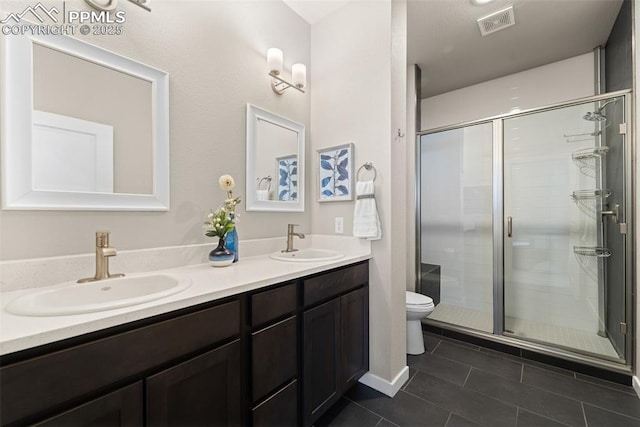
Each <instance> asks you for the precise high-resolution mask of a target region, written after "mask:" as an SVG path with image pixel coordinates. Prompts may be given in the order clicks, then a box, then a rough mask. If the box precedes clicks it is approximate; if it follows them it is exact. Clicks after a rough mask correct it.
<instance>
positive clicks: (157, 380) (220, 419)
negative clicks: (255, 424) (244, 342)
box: [147, 340, 242, 427]
mask: <svg viewBox="0 0 640 427" xmlns="http://www.w3.org/2000/svg"><path fill="white" fill-rule="evenodd" d="M240 371H241V360H240V341H239V340H236V341H234V342H232V343H230V344H227V345H225V346H222V347H220V348H217V349H215V350H212V351H209V352H208V353H205V354H203V355H201V356H198V357H195V358H193V359H190V360H188V361H186V362H184V363H181V364H179V365H177V366H174V367H172V368H169V369H167V370H165V371H163V372H160V373H158V374H156V375H153V376H151V377H149V378H148V379H147V421H148V424H149V425H150V426H177V427H178V426H180V427H182V426H239V425H240V423H241V420H240V416H241V414H240V401H241V399H242V395H241V389H240V387H241V378H240Z"/></svg>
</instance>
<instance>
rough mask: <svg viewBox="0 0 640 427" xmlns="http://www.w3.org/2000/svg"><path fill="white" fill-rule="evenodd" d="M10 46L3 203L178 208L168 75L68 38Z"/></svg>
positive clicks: (14, 38)
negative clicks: (173, 197) (172, 183)
mask: <svg viewBox="0 0 640 427" xmlns="http://www.w3.org/2000/svg"><path fill="white" fill-rule="evenodd" d="M1 40H2V93H3V96H2V134H1V138H2V207H3V208H4V209H9V210H62V209H64V210H115V211H166V210H169V76H168V74H167V73H166V72H164V71H161V70H158V69H156V68H153V67H150V66H148V65H145V64H142V63H140V62H137V61H134V60H132V59H129V58H126V57H123V56H121V55H118V54H115V53H113V52H110V51H108V50H105V49H102V48H99V47H97V46H94V45H91V44H88V43H85V42H83V41H80V40H77V39H74V38H71V37H67V36H64V35H55V36H52V35H49V36H31V35H5V36H3V37H2V38H1ZM69 76H72V77H71V78H70V77H69Z"/></svg>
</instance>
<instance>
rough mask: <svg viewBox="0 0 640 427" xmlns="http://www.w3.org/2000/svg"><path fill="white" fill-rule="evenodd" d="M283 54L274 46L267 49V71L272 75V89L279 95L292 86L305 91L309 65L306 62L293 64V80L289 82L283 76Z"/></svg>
mask: <svg viewBox="0 0 640 427" xmlns="http://www.w3.org/2000/svg"><path fill="white" fill-rule="evenodd" d="M282 63H283V55H282V51H281V50H280V49H276V48H274V47H272V48H271V49H269V50H267V72H268V73H269V76H270V77H271V89H273V91H274V92H275V93H277V94H278V95H282V94H283V93H284V91H285V90H287V89H289V88H290V87H292V88H294V89H295V90H297V91H300V92H302V93H304V90H303V88H304V87H305V86H306V85H307V67H305V65H304V64H293V66H292V67H291V80H292V83H289V82H288V81H286V80H285V79H283V78H282Z"/></svg>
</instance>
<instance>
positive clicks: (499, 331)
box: [415, 90, 636, 374]
mask: <svg viewBox="0 0 640 427" xmlns="http://www.w3.org/2000/svg"><path fill="white" fill-rule="evenodd" d="M615 97H623V99H624V101H623V105H624V120H625V123H626V134H625V139H624V141H625V146H624V153H625V156H624V157H625V159H624V162H625V164H624V165H623V166H624V176H625V184H626V185H625V187H626V188H625V190H624V191H625V206H624V209H623V212H624V219H625V221H626V224H627V232H626V240H625V257H624V263H625V296H626V299H625V307H624V309H625V321H626V323H627V333H626V336H625V354H624V357H622V358H621V359H615V360H614V359H612V358H611V359H610V358H606V357H597V356H595V355H592V354H587V353H583V352H581V351H580V350H576V349H570V348H566V347H561V346H555V345H552V344H545V343H541V342H535V341H528V340H524V339H522V338H518V337H515V336H508V335H504V285H505V284H504V229H505V227H506V225H505V222H504V182H503V178H504V174H503V170H504V150H503V147H504V141H503V123H504V121H505V120H506V119H511V118H515V117H521V116H527V115H531V114H536V113H540V112H545V111H552V110H558V109H562V108H566V107H573V106H576V105H581V104H585V103H588V102H597V101H601V100H604V99H609V98H615ZM632 101H633V91H632V90H620V91H616V92H609V93H603V94H599V95H594V96H589V97H585V98H579V99H575V100H571V101H566V102H560V103H554V104H549V105H545V106H542V107H536V108H530V109H526V110H523V111H519V112H515V113H506V114H500V115H496V116H492V117H488V118H484V119H478V120H472V121H467V122H462V123H457V124H453V125H448V126H441V127H437V128H433V129H427V130H422V131H419V132H417V133H416V145H415V162H416V174H415V175H416V176H415V179H416V181H415V185H416V192H415V197H416V201H415V202H416V225H417V226H418V227H417V229H416V254H417V255H416V260H417V264H418V265H417V270H418V274H416V289H420V285H421V276H422V267H421V264H422V233H421V232H420V230H421V218H422V212H421V203H422V200H421V194H422V192H421V179H420V177H421V175H420V171H421V153H420V139H421V137H422V136H424V135H430V134H435V133H439V132H444V131H449V130H454V129H461V128H465V127H469V126H474V125H480V124H487V123H491V124H492V126H493V159H492V161H493V166H492V173H493V177H492V185H493V189H492V190H493V191H492V195H493V206H492V209H493V221H492V227H493V333H488V332H484V331H480V330H475V329H470V328H467V327H464V326H459V325H454V324H449V323H444V322H439V321H435V320H431V319H429V318H427V319H426V320H425V322H426V323H428V324H432V325H435V326H438V327H440V328H443V329H448V330H453V331H456V332H460V333H463V334H465V335H470V336H476V337H480V338H483V339H485V340H489V341H495V342H498V343H503V344H507V345H512V346H515V347H519V348H521V349H526V350H531V351H534V352H537V353H542V354H545V355H550V356H554V357H559V358H562V359H566V360H571V361H575V362H578V363H586V364H589V365H592V366H597V367H601V368H604V369H609V370H612V371H617V372H621V373H625V374H628V373H629V372H630V369H631V367H632V366H633V357H632V356H633V354H634V348H633V344H634V334H635V324H634V321H635V316H634V310H633V304H634V301H635V299H634V295H635V288H636V286H635V281H634V278H635V271H634V270H635V267H634V264H633V253H634V251H633V249H634V242H635V238H634V236H635V227H634V223H633V219H634V216H633V207H634V206H635V202H636V200H635V186H636V174H635V169H634V165H635V164H636V144H635V138H634V135H633V130H634V128H635V127H634V126H633V123H632V119H633V115H632Z"/></svg>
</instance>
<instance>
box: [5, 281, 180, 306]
mask: <svg viewBox="0 0 640 427" xmlns="http://www.w3.org/2000/svg"><path fill="white" fill-rule="evenodd" d="M189 286H191V281H190V280H178V279H177V278H175V277H173V276H170V275H167V274H154V275H145V276H126V277H121V278H115V279H107V280H99V281H97V282H89V283H76V282H70V283H69V284H68V285H67V286H61V287H57V288H55V289H47V290H41V291H34V292H30V293H28V294H25V295H22V296H20V297H18V298H16V299H15V300H13V301H11V302H10V303H9V304H8V305H7V306H6V307H5V310H6V311H8V312H9V313H12V314H18V315H23V316H60V315H65V314H80V313H91V312H94V311H104V310H111V309H114V308H120V307H127V306H131V305H136V304H142V303H145V302H149V301H153V300H157V299H160V298H164V297H167V296H169V295H173V294H176V293H178V292H182V291H183V290H185V289H187V288H188V287H189Z"/></svg>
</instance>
